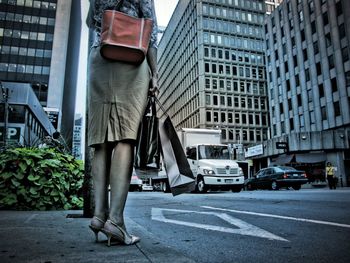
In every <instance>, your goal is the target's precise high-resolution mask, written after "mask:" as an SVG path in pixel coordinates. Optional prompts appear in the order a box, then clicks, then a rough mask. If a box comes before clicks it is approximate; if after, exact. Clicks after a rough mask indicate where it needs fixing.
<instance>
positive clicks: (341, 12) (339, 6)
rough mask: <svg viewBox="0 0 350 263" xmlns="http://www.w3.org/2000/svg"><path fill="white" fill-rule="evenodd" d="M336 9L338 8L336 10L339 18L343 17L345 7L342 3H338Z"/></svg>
mask: <svg viewBox="0 0 350 263" xmlns="http://www.w3.org/2000/svg"><path fill="white" fill-rule="evenodd" d="M335 7H336V10H337V16H340V15H342V14H343V7H342V5H341V1H339V2H338V3H336V5H335Z"/></svg>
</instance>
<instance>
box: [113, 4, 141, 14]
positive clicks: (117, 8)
mask: <svg viewBox="0 0 350 263" xmlns="http://www.w3.org/2000/svg"><path fill="white" fill-rule="evenodd" d="M123 3H124V0H120V1H119V2H118V3H117V5H116V6H115V8H114V10H116V11H119V8H120V6H121V5H122V4H123ZM139 11H140V14H139V17H140V15H141V17H143V13H142V10H141V6H139Z"/></svg>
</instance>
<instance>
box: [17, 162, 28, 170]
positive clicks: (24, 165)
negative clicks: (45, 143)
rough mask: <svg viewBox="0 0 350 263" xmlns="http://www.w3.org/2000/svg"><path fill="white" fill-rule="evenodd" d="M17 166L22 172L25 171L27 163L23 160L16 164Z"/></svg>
mask: <svg viewBox="0 0 350 263" xmlns="http://www.w3.org/2000/svg"><path fill="white" fill-rule="evenodd" d="M18 166H19V168H21V171H22V172H25V171H26V170H27V163H25V162H20V163H19V164H18Z"/></svg>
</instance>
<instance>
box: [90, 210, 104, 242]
mask: <svg viewBox="0 0 350 263" xmlns="http://www.w3.org/2000/svg"><path fill="white" fill-rule="evenodd" d="M104 224H105V221H103V220H102V219H100V218H98V217H97V216H94V217H93V218H92V219H91V222H90V225H89V227H90V229H91V230H92V231H93V232H94V234H95V238H96V242H98V232H100V231H101V229H102V228H103V226H104Z"/></svg>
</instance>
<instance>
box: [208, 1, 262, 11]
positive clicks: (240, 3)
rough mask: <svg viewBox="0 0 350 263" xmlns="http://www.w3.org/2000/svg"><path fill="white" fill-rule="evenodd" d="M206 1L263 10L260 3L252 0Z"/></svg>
mask: <svg viewBox="0 0 350 263" xmlns="http://www.w3.org/2000/svg"><path fill="white" fill-rule="evenodd" d="M206 2H208V3H213V4H225V5H230V6H236V7H240V8H249V9H250V8H252V9H255V10H258V11H263V5H262V3H259V2H257V1H254V0H252V1H251V0H206Z"/></svg>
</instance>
